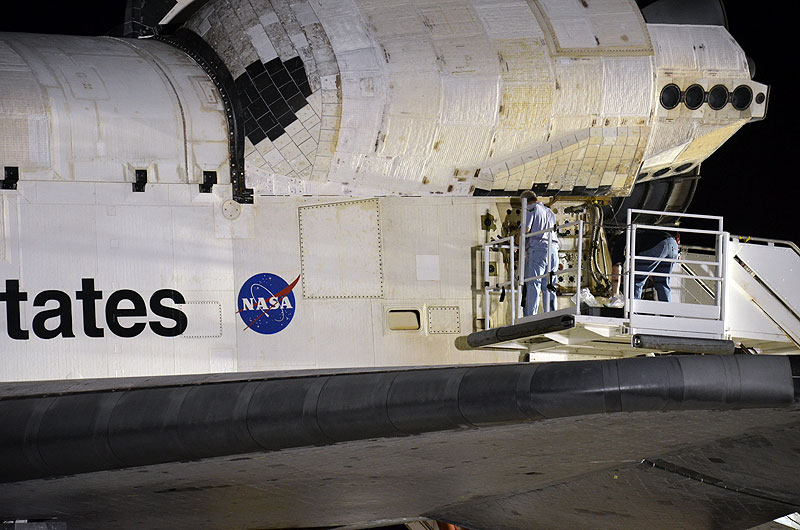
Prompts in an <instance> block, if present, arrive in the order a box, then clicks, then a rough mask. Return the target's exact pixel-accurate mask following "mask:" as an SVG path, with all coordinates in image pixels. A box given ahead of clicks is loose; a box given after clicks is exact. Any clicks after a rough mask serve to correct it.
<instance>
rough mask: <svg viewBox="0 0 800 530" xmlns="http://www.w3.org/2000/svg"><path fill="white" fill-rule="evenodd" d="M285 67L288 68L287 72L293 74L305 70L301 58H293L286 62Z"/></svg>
mask: <svg viewBox="0 0 800 530" xmlns="http://www.w3.org/2000/svg"><path fill="white" fill-rule="evenodd" d="M283 65H284V66H285V67H286V69H287V70H289V71H290V72H293V71H295V70H298V69H300V68H303V60H302V59H300V57H299V56H297V57H292V58H291V59H289V60H288V61H284V62H283Z"/></svg>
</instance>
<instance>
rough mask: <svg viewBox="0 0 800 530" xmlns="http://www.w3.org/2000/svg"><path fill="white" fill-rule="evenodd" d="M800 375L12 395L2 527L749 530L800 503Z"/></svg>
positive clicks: (434, 375) (702, 369)
mask: <svg viewBox="0 0 800 530" xmlns="http://www.w3.org/2000/svg"><path fill="white" fill-rule="evenodd" d="M798 397H800V358H797V357H786V356H775V357H767V356H754V357H750V356H739V355H736V356H727V357H712V356H704V357H703V356H700V357H698V356H679V357H660V358H635V359H623V360H611V361H588V362H587V361H584V362H575V363H548V364H528V363H524V364H514V365H502V366H501V365H490V366H472V367H469V366H466V367H438V368H421V369H409V368H401V369H390V370H382V369H374V370H352V371H344V372H342V371H336V372H331V371H317V372H307V371H306V372H302V373H300V372H294V373H292V372H285V373H251V374H228V375H206V376H179V377H158V378H141V379H128V380H94V381H86V380H84V381H79V382H68V381H59V382H52V383H41V382H36V383H6V384H3V385H2V386H1V387H0V423H1V424H2V425H3V429H2V430H0V515H2V517H3V518H5V519H6V520H15V519H28V520H51V519H55V520H58V521H64V522H66V523H67V525H68V526H67V527H68V528H73V527H74V528H108V527H110V526H114V527H118V528H132V527H137V528H142V527H144V528H200V527H208V528H221V527H225V528H234V527H237V528H238V527H241V528H316V527H324V528H331V527H346V528H356V527H357V528H366V527H374V526H380V525H382V524H389V523H392V522H403V521H411V520H415V519H420V518H432V519H437V520H443V521H448V522H452V523H455V524H459V525H463V526H465V527H468V528H507V529H529V528H574V527H594V528H617V527H620V526H626V527H642V526H647V527H650V528H687V527H696V528H711V527H714V528H749V527H752V526H755V525H757V524H760V523H762V522H765V521H769V520H771V519H775V518H777V517H780V516H783V515H785V514H788V513H792V512H795V511H797V510H798V508H800V496H799V495H798V492H800V460H799V459H798V458H797V454H798V452H800V442H798V440H800V436H799V435H800V421H798V418H800V416H798V410H800V409H798V407H797V401H798Z"/></svg>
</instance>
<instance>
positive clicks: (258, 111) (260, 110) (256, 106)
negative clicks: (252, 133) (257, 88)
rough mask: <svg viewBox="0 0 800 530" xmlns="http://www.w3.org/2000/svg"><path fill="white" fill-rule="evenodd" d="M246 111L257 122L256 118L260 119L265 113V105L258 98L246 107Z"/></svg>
mask: <svg viewBox="0 0 800 530" xmlns="http://www.w3.org/2000/svg"><path fill="white" fill-rule="evenodd" d="M247 109H248V110H249V111H250V113H251V114H252V115H253V117H254V118H255V119H256V120H257V119H258V118H260V117H261V116H263V115H264V114H266V112H267V104H266V102H265V101H264V100H263V99H261V98H258V99H257V100H255V101H254V102H252V103H250V104H249V105H248V106H247Z"/></svg>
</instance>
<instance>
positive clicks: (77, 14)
mask: <svg viewBox="0 0 800 530" xmlns="http://www.w3.org/2000/svg"><path fill="white" fill-rule="evenodd" d="M50 4H51V3H50V2H35V1H29V2H28V3H27V4H24V5H20V4H19V3H16V4H15V5H14V6H13V9H11V6H4V13H3V15H2V17H0V31H28V32H35V33H64V34H74V35H102V34H106V33H108V32H113V31H114V30H115V28H118V27H119V26H120V25H121V23H122V21H123V19H124V12H125V1H124V0H106V1H95V2H64V1H60V2H57V3H56V2H53V3H52V5H50ZM787 4H788V5H791V3H778V2H733V1H728V2H727V3H726V4H725V8H726V12H727V16H728V29H729V31H730V32H731V34H732V35H733V37H734V38H735V39H736V40H737V41H738V42H739V44H740V45H741V46H742V48H743V49H744V50H745V53H747V55H748V56H750V57H752V58H753V59H754V60H755V63H756V76H755V79H756V80H757V81H760V82H762V83H765V84H768V85H770V100H769V111H768V114H767V118H766V119H765V120H764V121H761V122H755V123H750V124H747V125H745V126H744V127H743V128H742V129H741V130H740V131H739V132H737V133H736V134H735V135H734V136H733V138H731V139H730V140H729V141H728V142H726V143H725V144H724V145H723V146H722V147H721V148H720V149H719V150H718V151H717V152H716V153H714V154H713V155H712V156H711V157H710V158H709V159H708V160H707V161H706V162H704V163H703V166H702V168H701V175H702V179H701V180H700V185H699V186H698V190H697V193H696V195H695V199H694V201H693V203H692V205H691V208H690V211H691V212H695V213H707V214H713V215H723V216H724V217H725V227H726V229H727V230H728V231H730V232H731V233H734V234H738V235H751V236H759V237H770V238H775V239H789V240H792V241H795V242H797V243H800V222H798V219H800V216H798V215H794V214H795V213H800V200H798V197H800V195H795V188H796V187H797V186H796V185H795V180H796V179H797V167H796V164H795V156H794V155H795V152H796V151H798V150H800V146H797V145H795V140H796V138H797V129H798V126H799V125H800V123H799V122H798V117H800V116H799V115H798V113H797V111H796V110H795V108H796V107H797V106H798V105H800V102H798V99H799V98H798V97H797V96H798V94H797V92H798V86H799V84H798V83H797V82H796V81H790V80H789V76H790V75H792V74H794V72H795V70H797V68H796V66H795V65H796V63H797V58H796V55H797V51H798V46H797V44H796V43H795V42H793V41H792V39H791V38H790V37H791V36H793V35H794V34H795V33H800V26H798V24H797V19H796V18H795V17H793V16H791V14H790V13H789V12H787V11H783V10H782V7H781V6H785V5H787ZM792 97H794V98H795V102H794V103H792V101H791V98H792Z"/></svg>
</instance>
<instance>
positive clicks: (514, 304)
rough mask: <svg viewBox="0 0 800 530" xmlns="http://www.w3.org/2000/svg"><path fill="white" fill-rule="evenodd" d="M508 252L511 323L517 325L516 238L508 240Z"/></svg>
mask: <svg viewBox="0 0 800 530" xmlns="http://www.w3.org/2000/svg"><path fill="white" fill-rule="evenodd" d="M508 252H509V255H510V257H511V259H509V261H510V262H511V285H510V286H509V287H510V290H511V323H512V324H516V323H517V286H516V276H515V274H516V271H515V270H514V238H513V237H509V238H508Z"/></svg>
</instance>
